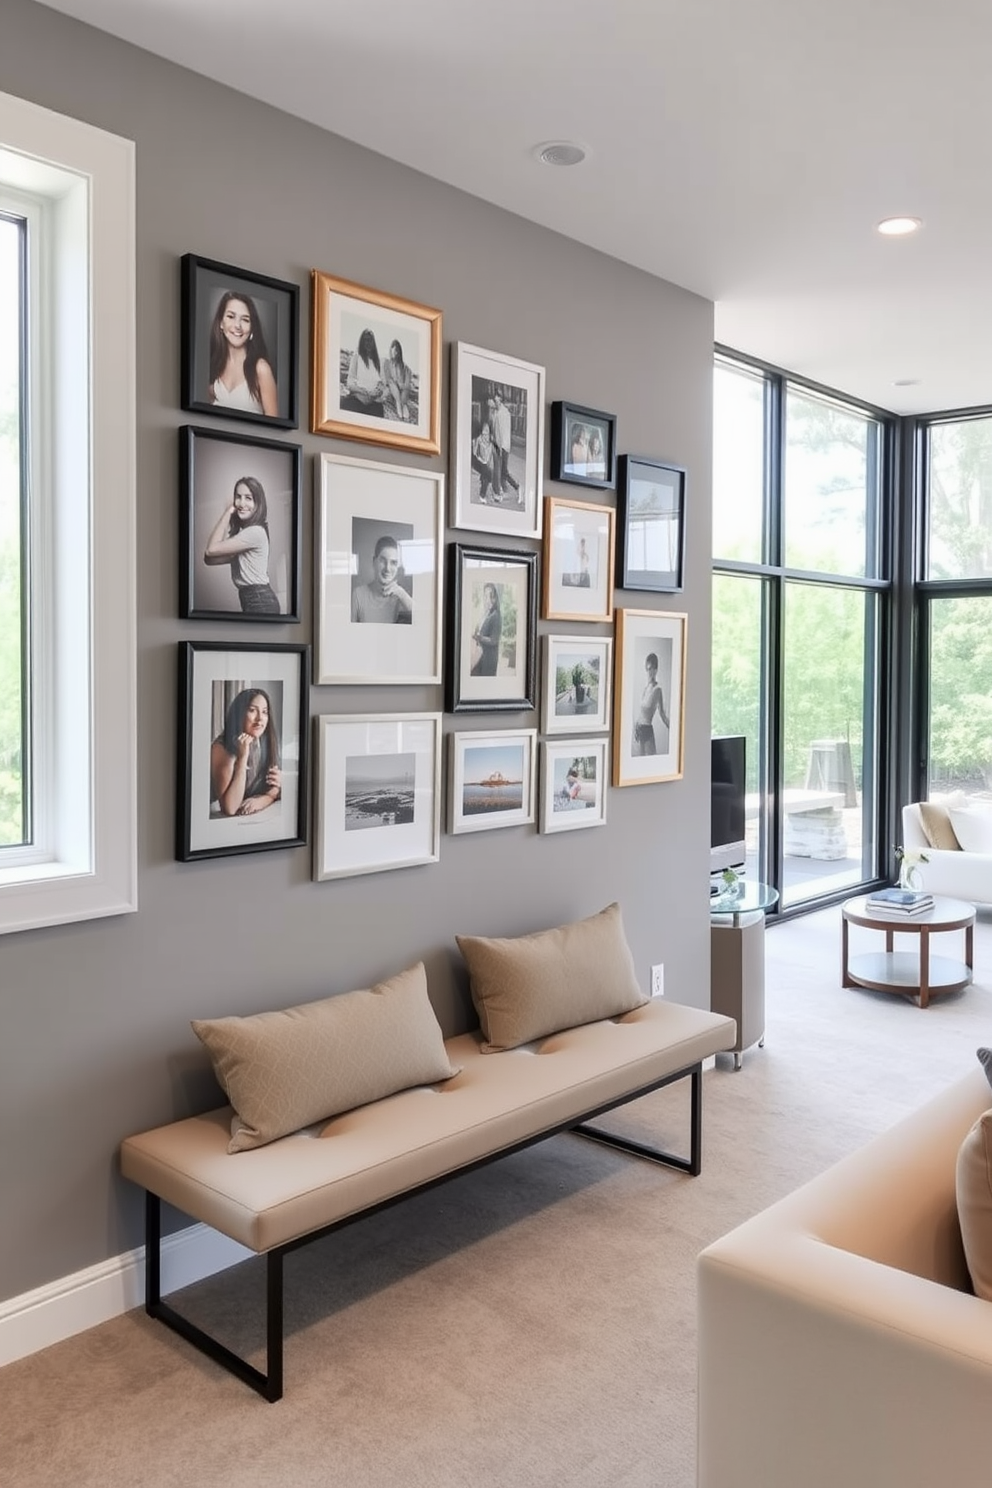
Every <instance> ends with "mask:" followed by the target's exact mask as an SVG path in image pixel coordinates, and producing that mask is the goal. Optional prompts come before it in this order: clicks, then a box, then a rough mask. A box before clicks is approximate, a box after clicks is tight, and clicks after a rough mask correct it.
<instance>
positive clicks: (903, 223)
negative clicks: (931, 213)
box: [876, 217, 923, 238]
mask: <svg viewBox="0 0 992 1488" xmlns="http://www.w3.org/2000/svg"><path fill="white" fill-rule="evenodd" d="M922 226H923V221H922V219H921V218H920V217H883V219H882V221H881V222H880V223H879V224H878V227H877V229H876V230H877V231H878V232H880V233H881V234H882V235H883V237H886V238H905V237H907V236H908V234H909V233H915V232H919V230H920V228H921V227H922Z"/></svg>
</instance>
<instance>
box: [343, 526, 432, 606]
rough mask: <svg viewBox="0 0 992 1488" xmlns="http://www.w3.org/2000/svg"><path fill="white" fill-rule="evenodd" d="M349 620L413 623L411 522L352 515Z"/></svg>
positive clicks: (413, 565) (413, 564) (414, 564)
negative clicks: (351, 572)
mask: <svg viewBox="0 0 992 1488" xmlns="http://www.w3.org/2000/svg"><path fill="white" fill-rule="evenodd" d="M351 552H352V557H353V559H354V564H355V572H354V575H353V577H352V581H351V586H352V587H351V620H352V624H355V625H411V624H412V623H413V572H412V571H411V570H412V569H414V568H415V567H416V562H415V561H413V562H411V557H412V555H413V552H414V549H413V525H412V523H410V522H382V521H376V520H374V519H373V518H370V517H352V519H351Z"/></svg>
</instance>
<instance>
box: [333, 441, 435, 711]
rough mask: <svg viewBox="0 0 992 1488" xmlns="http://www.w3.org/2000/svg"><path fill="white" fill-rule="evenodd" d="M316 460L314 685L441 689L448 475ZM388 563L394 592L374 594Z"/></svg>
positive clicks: (352, 460)
mask: <svg viewBox="0 0 992 1488" xmlns="http://www.w3.org/2000/svg"><path fill="white" fill-rule="evenodd" d="M319 458H320V464H319V472H318V492H317V534H316V541H315V544H314V549H315V564H316V632H317V633H316V645H315V648H314V650H315V674H314V681H315V682H316V683H318V684H324V683H359V684H362V683H403V682H420V683H425V682H426V683H436V682H440V680H441V652H442V639H443V637H442V629H441V604H442V589H443V582H442V562H441V534H442V523H443V520H444V476H443V474H442V473H441V472H440V471H437V470H420V469H415V468H411V467H410V466H407V465H387V464H384V463H383V462H382V461H380V460H365V459H361V458H356V457H353V456H350V455H337V454H333V455H332V454H325V455H321V456H320V457H319ZM390 539H392V544H391V545H390V542H389V540H390ZM383 544H385V546H384V547H382V549H381V551H380V545H383ZM388 554H392V558H391V560H390V561H391V563H392V570H391V572H392V578H391V579H390V580H389V583H388V585H387V587H391V588H392V589H393V591H394V592H393V594H389V593H377V591H379V590H381V584H380V575H379V572H378V566H379V564H380V562H385V561H386V558H387V556H388ZM363 600H364V603H363ZM366 622H374V623H366Z"/></svg>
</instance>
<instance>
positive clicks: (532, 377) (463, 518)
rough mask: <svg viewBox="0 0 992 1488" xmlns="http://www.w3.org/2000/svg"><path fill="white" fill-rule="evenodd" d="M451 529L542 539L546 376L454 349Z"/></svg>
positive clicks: (462, 347) (524, 365) (512, 361)
mask: <svg viewBox="0 0 992 1488" xmlns="http://www.w3.org/2000/svg"><path fill="white" fill-rule="evenodd" d="M451 398H452V417H451V431H452V448H451V474H452V484H451V490H452V506H451V525H452V527H470V528H474V530H475V531H476V532H496V533H499V534H500V535H502V536H514V537H540V535H541V519H542V516H543V512H542V509H541V477H542V473H543V470H544V368H543V367H538V366H536V365H535V364H534V363H533V362H522V361H519V360H517V359H516V358H514V357H508V356H503V355H502V354H501V353H500V352H498V351H483V349H482V348H481V347H479V346H468V345H466V344H465V343H464V342H462V341H459V342H457V343H456V344H455V345H454V346H453V347H452V348H451Z"/></svg>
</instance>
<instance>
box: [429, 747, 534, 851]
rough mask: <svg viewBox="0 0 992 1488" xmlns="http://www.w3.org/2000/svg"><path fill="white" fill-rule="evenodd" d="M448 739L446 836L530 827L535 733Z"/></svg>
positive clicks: (532, 811) (532, 816) (532, 806)
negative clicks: (449, 743) (456, 833)
mask: <svg viewBox="0 0 992 1488" xmlns="http://www.w3.org/2000/svg"><path fill="white" fill-rule="evenodd" d="M450 738H451V746H450V748H451V763H450V768H449V770H448V831H449V832H486V831H490V830H491V829H492V828H493V827H516V826H520V825H521V824H523V823H526V822H532V821H533V820H534V794H535V792H534V752H535V750H536V748H537V730H536V729H521V730H520V732H519V733H510V732H506V733H499V734H482V733H471V734H452V735H451V736H450Z"/></svg>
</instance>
